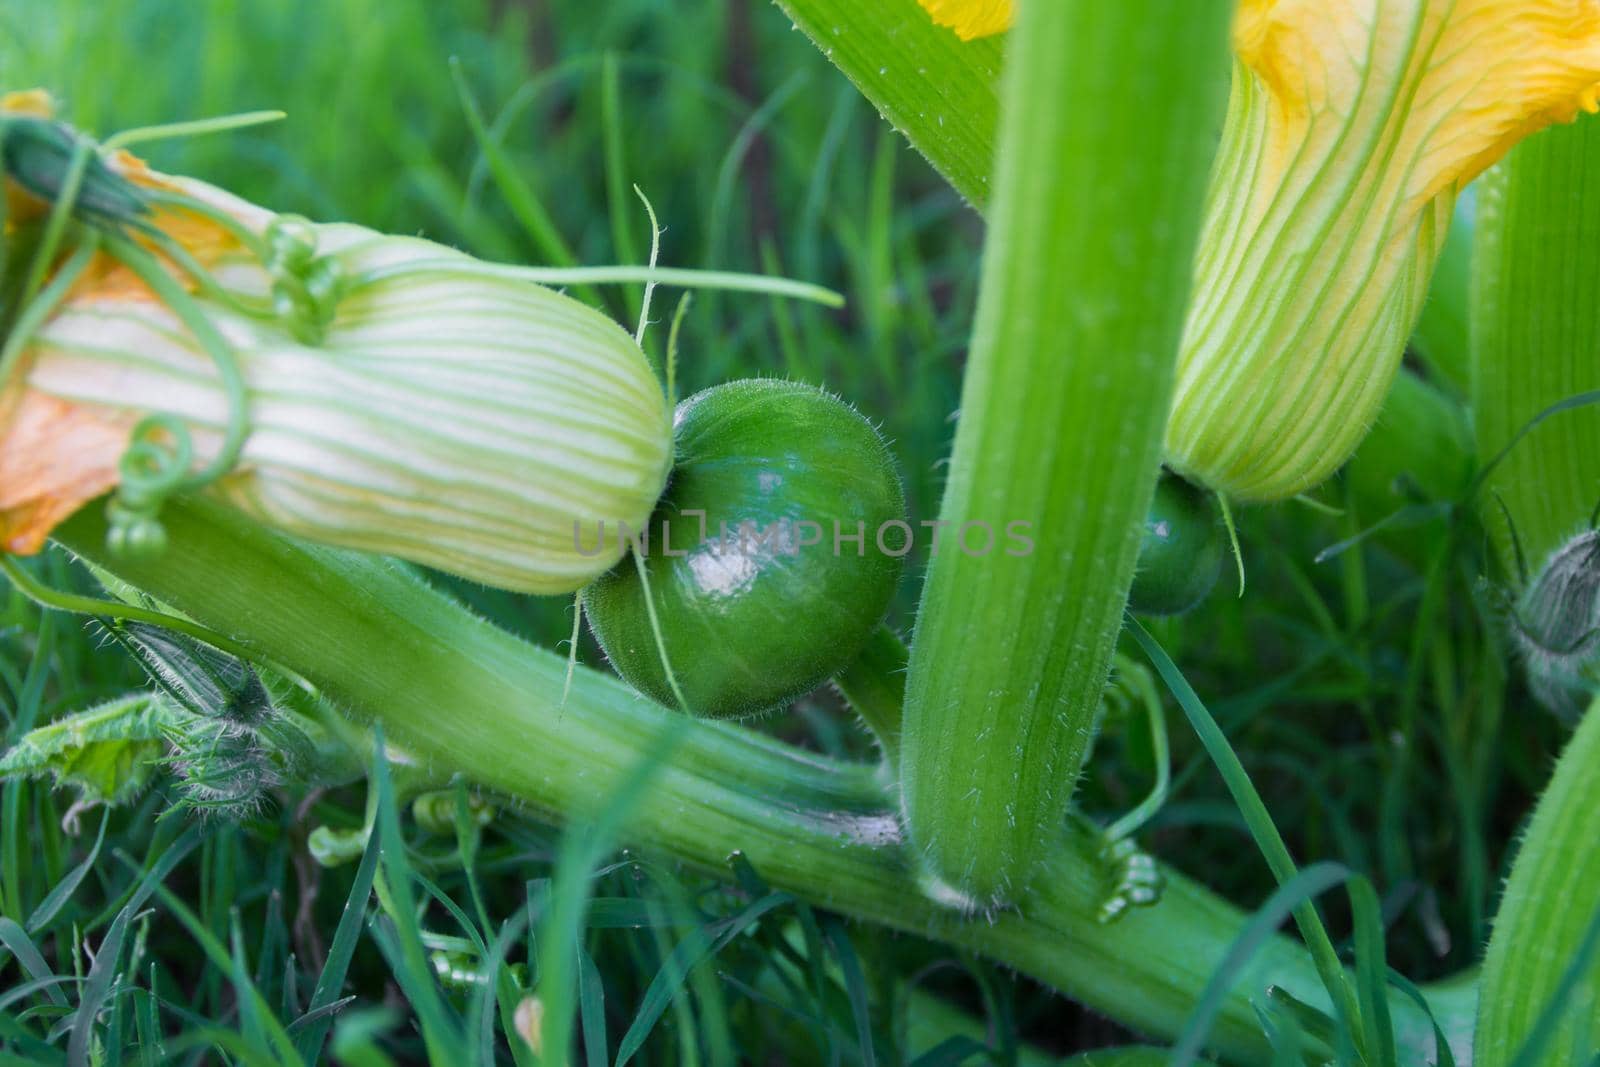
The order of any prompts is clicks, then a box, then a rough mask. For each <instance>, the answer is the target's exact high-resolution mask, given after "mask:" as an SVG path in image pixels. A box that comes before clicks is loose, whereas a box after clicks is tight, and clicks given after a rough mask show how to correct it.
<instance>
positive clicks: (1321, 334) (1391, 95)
mask: <svg viewBox="0 0 1600 1067" xmlns="http://www.w3.org/2000/svg"><path fill="white" fill-rule="evenodd" d="M923 3H924V6H927V7H929V8H930V9H932V8H933V7H934V6H936V5H935V0H923ZM937 6H938V7H939V8H940V10H941V11H942V17H943V18H944V19H948V20H951V21H954V20H955V19H956V18H957V16H958V15H959V14H961V12H958V11H957V10H955V9H956V8H961V9H963V10H964V12H965V14H966V15H967V16H968V17H969V18H971V19H976V18H978V17H979V16H980V15H982V14H984V13H985V12H986V10H987V8H988V5H986V4H983V3H978V2H970V3H965V4H955V3H953V2H947V3H943V4H939V5H937ZM1233 37H1234V50H1235V53H1236V56H1237V62H1236V64H1235V69H1234V76H1233V90H1232V95H1231V98H1230V102H1229V112H1228V119H1227V123H1226V127H1225V129H1224V131H1223V136H1222V144H1221V147H1220V149H1219V152H1218V157H1217V163H1216V170H1215V173H1214V174H1213V176H1212V182H1211V190H1210V194H1209V199H1208V204H1207V212H1206V219H1205V223H1204V229H1203V232H1202V236H1201V242H1200V249H1199V252H1198V253H1197V257H1196V265H1195V283H1194V290H1193V295H1192V298H1191V303H1190V308H1189V316H1188V322H1187V325H1186V328H1185V333H1184V339H1183V344H1182V349H1181V352H1180V356H1179V363H1178V375H1177V383H1176V388H1175V392H1174V396H1173V404H1172V415H1171V420H1170V422H1169V424H1168V428H1167V438H1166V450H1167V459H1168V462H1169V463H1170V464H1171V465H1172V466H1173V467H1175V468H1177V469H1178V470H1180V471H1182V472H1183V473H1185V474H1187V475H1189V476H1191V477H1193V478H1195V479H1197V480H1199V481H1201V482H1204V483H1205V484H1207V485H1209V486H1211V487H1213V488H1215V489H1217V490H1219V491H1222V492H1224V493H1226V494H1228V495H1230V496H1233V497H1236V498H1239V499H1245V500H1273V499H1281V498H1283V497H1287V496H1292V495H1294V494H1295V493H1298V492H1300V491H1302V490H1304V489H1307V488H1309V487H1311V486H1313V485H1315V484H1317V483H1318V482H1319V481H1321V480H1322V479H1324V478H1326V477H1327V476H1328V475H1330V474H1331V473H1333V472H1334V471H1335V470H1336V469H1337V468H1338V467H1339V466H1340V465H1341V464H1342V463H1343V462H1344V461H1345V460H1346V459H1347V458H1348V457H1349V456H1350V454H1351V452H1352V451H1354V449H1355V446H1356V445H1357V444H1358V443H1359V442H1360V440H1361V438H1362V436H1363V435H1364V434H1365V433H1366V430H1367V427H1368V426H1369V425H1370V424H1371V422H1372V421H1373V419H1374V418H1375V417H1376V415H1377V412H1378V409H1379V407H1380V405H1381V403H1382V401H1383V397H1384V395H1385V393H1386V392H1387V390H1388V388H1389V385H1390V383H1391V382H1392V380H1393V377H1394V373H1395V371H1396V369H1397V368H1398V366H1399V362H1400V357H1401V354H1402V352H1403V350H1404V347H1405V342H1406V338H1407V336H1408V335H1409V333H1410V331H1411V327H1412V325H1413V323H1414V322H1415V319H1416V316H1417V313H1418V311H1419V309H1420V306H1421V303H1422V300H1423V299H1424V298H1425V296H1426V293H1427V286H1428V280H1429V277H1430V276H1431V274H1432V270H1433V265H1434V261H1435V258H1436V257H1437V254H1438V251H1439V247H1440V244H1441V242H1442V241H1443V239H1444V235H1445V227H1446V223H1447V221H1448V219H1449V216H1450V212H1451V209H1452V207H1453V204H1454V201H1455V197H1456V196H1457V194H1458V193H1459V192H1460V191H1461V189H1462V188H1463V187H1464V186H1465V185H1466V183H1467V182H1470V181H1471V180H1472V179H1473V178H1474V177H1475V176H1477V175H1478V174H1479V173H1481V172H1482V171H1483V170H1484V169H1485V168H1486V167H1488V166H1490V165H1491V164H1493V163H1494V162H1495V161H1496V160H1497V159H1499V158H1500V157H1501V156H1502V155H1504V154H1505V152H1506V151H1507V150H1508V149H1510V148H1511V146H1512V145H1514V144H1515V143H1516V142H1517V141H1519V140H1520V139H1522V138H1523V137H1526V136H1528V135H1529V134H1531V133H1533V132H1535V131H1537V130H1539V129H1542V128H1543V127H1545V126H1547V125H1549V124H1551V123H1553V122H1565V121H1570V120H1572V119H1573V118H1574V117H1576V116H1577V114H1578V113H1579V112H1581V111H1590V112H1592V111H1595V110H1597V103H1600V0H1242V2H1241V4H1240V6H1239V9H1238V13H1237V15H1236V18H1235V22H1234V34H1233Z"/></svg>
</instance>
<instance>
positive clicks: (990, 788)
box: [901, 0, 1232, 906]
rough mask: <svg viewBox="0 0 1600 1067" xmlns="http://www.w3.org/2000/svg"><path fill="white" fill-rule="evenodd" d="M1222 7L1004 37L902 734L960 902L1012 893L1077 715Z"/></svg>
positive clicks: (1091, 666)
mask: <svg viewBox="0 0 1600 1067" xmlns="http://www.w3.org/2000/svg"><path fill="white" fill-rule="evenodd" d="M1157 9H1158V10H1157ZM1231 12H1232V7H1231V5H1230V4H1228V3H1225V2H1222V0H1172V2H1169V3H1166V4H1160V5H1153V6H1152V5H1122V4H1106V3H1103V2H1099V0H1072V2H1068V0H1061V2H1057V3H1049V4H1033V5H1031V6H1027V5H1025V6H1024V7H1023V8H1022V23H1021V24H1020V26H1019V29H1018V31H1017V32H1016V33H1015V34H1013V42H1012V43H1013V54H1012V56H1011V60H1010V63H1009V64H1008V67H1007V84H1006V90H1005V101H1006V113H1005V114H1006V118H1005V128H1004V130H1003V131H1002V138H1001V145H1002V147H1001V153H1000V161H999V172H998V175H997V178H996V197H995V204H994V210H993V211H992V212H991V216H990V230H989V236H988V243H987V245H986V247H985V250H984V275H983V284H982V291H981V295H980V298H979V302H978V311H977V322H976V325H975V328H974V333H973V341H972V351H971V356H970V358H969V361H968V364H967V372H966V380H965V384H964V387H963V392H962V398H961V422H960V425H959V427H958V429H957V432H956V441H955V452H954V455H953V457H952V459H951V464H950V480H949V484H948V486H947V488H946V490H945V497H944V502H943V506H942V508H941V511H940V515H939V518H940V520H941V521H942V522H944V523H945V524H946V525H945V530H944V533H945V543H944V550H943V551H936V552H935V554H934V558H933V560H932V563H931V565H930V569H929V573H928V579H927V584H926V586H925V588H924V591H923V601H922V607H921V612H920V614H919V617H918V620H917V631H916V639H915V643H914V645H913V647H912V650H911V666H910V673H909V675H908V680H907V688H906V708H905V723H904V733H903V736H902V742H901V743H902V746H903V747H902V758H901V781H902V783H903V787H904V792H905V806H906V814H907V819H908V823H909V830H910V834H911V838H912V843H913V845H914V846H915V847H916V849H917V851H918V852H919V854H920V855H921V856H922V857H923V859H924V860H925V862H926V864H927V866H928V867H929V868H930V869H931V871H932V873H933V874H934V876H935V877H936V878H938V879H939V880H941V881H943V882H944V883H946V884H947V885H950V886H953V887H954V888H955V890H956V891H957V892H959V893H961V894H964V895H966V896H967V898H968V899H969V901H970V903H971V904H972V905H974V906H987V905H989V904H992V903H994V902H996V901H1000V900H1004V899H1007V898H1010V897H1012V896H1014V895H1015V894H1017V893H1020V892H1021V891H1022V889H1023V882H1024V880H1025V879H1026V878H1027V876H1028V875H1029V873H1030V866H1031V864H1032V861H1033V860H1034V859H1035V857H1036V853H1037V852H1038V851H1039V850H1040V848H1041V842H1043V841H1046V840H1048V839H1049V837H1050V833H1051V831H1052V830H1053V829H1054V828H1055V827H1056V826H1058V825H1059V824H1060V820H1061V817H1062V814H1063V812H1064V811H1065V810H1066V806H1067V802H1068V800H1069V799H1070V797H1071V794H1072V784H1073V782H1074V781H1075V779H1076V777H1077V774H1078V769H1079V765H1080V763H1081V762H1082V759H1083V755H1084V751H1085V746H1086V743H1087V741H1088V739H1089V737H1090V735H1091V733H1092V730H1093V723H1094V718H1095V713H1096V708H1097V707H1098V703H1099V699H1100V693H1101V690H1102V689H1103V688H1104V685H1105V681H1106V676H1107V672H1108V670H1109V668H1110V663H1111V652H1112V645H1113V643H1114V642H1115V640H1116V635H1117V632H1118V630H1119V629H1120V627H1121V623H1122V611H1123V606H1124V604H1125V603H1126V600H1127V595H1128V586H1129V583H1130V582H1131V580H1132V577H1133V568H1134V563H1135V559H1136V557H1137V553H1138V547H1139V537H1140V532H1141V527H1142V525H1143V520H1144V516H1145V512H1146V510H1147V509H1148V507H1149V504H1150V499H1151V493H1152V491H1153V489H1154V486H1155V479H1156V474H1157V470H1158V468H1159V465H1160V462H1161V433H1162V429H1163V426H1164V423H1165V418H1166V411H1167V405H1168V401H1169V398H1170V393H1171V384H1172V374H1173V366H1174V363H1175V360H1176V357H1177V350H1178V340H1179V336H1180V333H1181V330H1182V324H1183V310H1184V302H1185V299H1186V296H1187V293H1188V286H1189V278H1190V267H1189V264H1190V257H1191V254H1192V252H1193V250H1194V246H1195V240H1196V235H1197V232H1198V229H1199V222H1200V207H1201V199H1202V197H1203V194H1204V191H1205V184H1206V173H1207V170H1208V166H1209V163H1210V158H1211V154H1212V152H1213V151H1214V148H1215V144H1214V140H1215V138H1214V131H1215V129H1216V124H1217V122H1218V121H1219V120H1220V115H1221V111H1222V103H1223V98H1222V89H1223V87H1224V85H1225V83H1226V79H1225V78H1224V77H1223V76H1222V74H1223V71H1224V70H1225V69H1226V67H1227V64H1228V62H1229V57H1228V49H1227V43H1226V42H1227V31H1228V22H1229V17H1230V15H1231ZM967 524H982V526H987V527H988V529H989V531H990V532H991V533H998V538H997V542H998V543H997V544H996V543H991V544H990V545H989V547H988V548H987V549H985V548H983V547H982V545H983V536H982V534H981V529H982V526H978V527H975V528H976V529H977V530H979V531H980V532H979V534H978V535H977V536H976V537H975V538H974V543H975V544H976V546H977V548H976V550H968V549H967V548H965V547H963V545H964V542H962V541H961V534H962V532H963V531H964V530H965V529H966V528H967ZM1019 524H1022V525H1019ZM1017 530H1022V531H1024V532H1025V533H1026V535H1027V537H1028V538H1030V539H1031V540H1032V541H1033V545H1032V548H1031V550H1029V549H1028V548H1026V547H1025V546H1023V547H1019V545H1018V543H1017V542H1016V541H1014V540H1010V539H1008V537H1007V534H1009V533H1012V532H1014V531H1017Z"/></svg>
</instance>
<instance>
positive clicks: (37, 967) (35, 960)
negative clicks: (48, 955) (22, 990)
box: [0, 919, 67, 1007]
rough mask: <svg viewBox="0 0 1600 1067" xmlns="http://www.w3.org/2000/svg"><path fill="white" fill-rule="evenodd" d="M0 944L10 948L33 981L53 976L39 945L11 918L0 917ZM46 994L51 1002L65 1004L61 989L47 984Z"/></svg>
mask: <svg viewBox="0 0 1600 1067" xmlns="http://www.w3.org/2000/svg"><path fill="white" fill-rule="evenodd" d="M0 945H4V946H5V947H6V948H8V949H10V950H11V954H12V955H13V956H15V957H16V958H17V963H18V964H20V965H21V967H22V969H23V971H25V972H26V973H27V975H28V977H30V978H32V979H33V980H34V981H36V982H46V981H48V980H49V979H51V978H53V977H54V972H53V971H51V970H50V965H49V964H48V963H46V962H45V960H44V956H43V955H41V954H40V952H39V947H38V946H37V945H35V944H34V943H33V938H31V937H29V936H28V933H27V931H26V930H24V929H23V928H22V927H20V926H18V925H17V924H16V923H15V922H14V921H12V920H11V919H0ZM47 995H48V996H49V997H50V1000H51V1002H52V1003H55V1004H59V1005H61V1006H63V1007H65V1006H66V1003H67V998H66V997H64V996H62V995H61V990H59V989H57V988H55V987H54V986H49V987H47Z"/></svg>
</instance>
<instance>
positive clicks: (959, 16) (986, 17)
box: [868, 0, 1016, 41]
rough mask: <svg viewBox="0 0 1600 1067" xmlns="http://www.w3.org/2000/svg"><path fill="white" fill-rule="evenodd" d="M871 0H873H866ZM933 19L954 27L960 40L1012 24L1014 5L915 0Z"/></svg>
mask: <svg viewBox="0 0 1600 1067" xmlns="http://www.w3.org/2000/svg"><path fill="white" fill-rule="evenodd" d="M868 2H872V0H868ZM918 2H919V3H921V4H922V6H923V7H924V8H925V9H927V11H928V14H930V15H932V16H933V21H935V22H937V23H938V24H939V25H941V26H948V27H950V28H951V29H952V30H955V31H956V36H958V37H960V38H961V39H962V40H963V41H970V40H972V39H973V38H975V37H988V36H989V35H990V34H995V33H1004V32H1005V31H1006V30H1009V29H1010V28H1011V20H1012V19H1013V18H1014V17H1015V14H1016V8H1015V5H1014V4H1013V2H1012V0H918Z"/></svg>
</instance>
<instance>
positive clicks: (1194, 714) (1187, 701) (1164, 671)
mask: <svg viewBox="0 0 1600 1067" xmlns="http://www.w3.org/2000/svg"><path fill="white" fill-rule="evenodd" d="M1128 630H1129V632H1130V633H1132V634H1133V638H1134V640H1135V641H1137V642H1138V643H1139V647H1140V648H1142V649H1143V650H1144V653H1145V655H1146V656H1148V657H1149V658H1150V663H1151V666H1153V667H1155V669H1156V673H1157V674H1159V675H1161V680H1162V681H1164V682H1165V683H1166V684H1167V688H1168V689H1169V690H1170V691H1171V692H1172V695H1173V696H1174V697H1175V698H1177V701H1178V704H1179V706H1180V707H1182V708H1183V713H1184V714H1185V715H1186V716H1188V719H1189V723H1190V725H1191V726H1193V727H1194V732H1195V733H1196V734H1198V735H1199V737H1200V743H1201V744H1202V745H1204V746H1205V750H1206V754H1207V755H1209V756H1210V757H1211V762H1212V763H1214V764H1216V767H1217V772H1218V773H1219V774H1221V775H1222V780H1223V782H1224V783H1225V784H1226V785H1227V787H1228V792H1229V793H1231V794H1232V795H1233V801H1234V803H1235V804H1236V805H1237V806H1238V808H1239V814H1240V815H1242V816H1243V817H1244V821H1245V825H1246V826H1248V827H1249V829H1250V836H1251V837H1253V838H1254V839H1255V842H1256V847H1257V848H1259V849H1260V850H1261V855H1262V856H1263V857H1264V858H1265V859H1266V861H1267V866H1268V867H1270V868H1271V869H1272V875H1273V877H1274V878H1276V879H1277V880H1278V883H1279V885H1283V884H1286V883H1288V882H1290V881H1292V880H1293V879H1294V878H1295V876H1296V875H1297V874H1298V873H1299V871H1298V869H1297V868H1296V867H1295V862H1294V859H1293V857H1291V856H1290V855H1289V847H1288V846H1287V845H1285V844H1284V843H1283V835H1281V834H1280V833H1278V828H1277V826H1275V825H1274V824H1273V822H1272V816H1271V815H1270V814H1269V813H1268V812H1267V806H1266V804H1264V803H1263V802H1262V800H1261V794H1260V793H1258V792H1257V791H1256V787H1255V784H1254V783H1253V782H1251V781H1250V775H1249V773H1248V772H1246V771H1245V769H1244V764H1242V763H1240V762H1239V757H1238V755H1237V754H1236V753H1235V752H1234V751H1233V746H1232V745H1230V744H1229V743H1228V738H1227V736H1226V735H1225V734H1224V733H1223V732H1222V728H1221V727H1220V726H1218V725H1217V721H1216V720H1215V719H1213V718H1212V717H1211V713H1210V712H1209V711H1207V710H1206V706H1205V704H1204V703H1202V702H1201V700H1200V697H1199V696H1198V695H1197V694H1196V693H1195V691H1194V689H1193V687H1191V686H1190V685H1189V682H1188V680H1187V679H1185V678H1184V676H1183V674H1182V673H1181V672H1180V671H1179V670H1178V667H1177V664H1175V663H1173V662H1172V659H1171V658H1170V657H1169V656H1168V655H1167V653H1166V651H1165V650H1164V649H1162V647H1161V646H1160V645H1159V644H1158V643H1157V642H1156V639H1155V638H1153V637H1151V636H1150V633H1149V631H1147V630H1146V629H1145V628H1144V627H1143V626H1142V625H1140V623H1139V621H1138V620H1137V619H1133V618H1130V619H1129V620H1128ZM1293 914H1294V918H1295V923H1296V925H1298V926H1299V928H1300V936H1301V937H1303V938H1305V940H1306V945H1307V946H1308V947H1309V948H1310V950H1311V958H1312V961H1313V962H1314V963H1315V964H1316V967H1317V973H1318V975H1319V977H1321V979H1322V984H1323V988H1325V989H1326V990H1327V991H1328V996H1329V997H1330V998H1331V999H1332V1001H1333V1006H1334V1009H1335V1010H1336V1011H1337V1012H1338V1013H1339V1015H1340V1017H1341V1021H1342V1022H1343V1023H1344V1025H1345V1027H1346V1029H1349V1030H1351V1031H1354V1030H1355V1028H1357V1027H1359V1025H1360V1021H1361V1013H1360V1011H1359V1009H1358V1008H1357V1005H1356V998H1355V994H1354V993H1353V992H1352V991H1351V989H1350V982H1349V979H1348V977H1347V976H1346V974H1345V972H1344V968H1343V967H1342V966H1341V965H1340V963H1339V954H1338V953H1337V952H1335V951H1334V948H1333V941H1332V940H1331V939H1330V938H1329V937H1328V931H1327V928H1326V927H1324V926H1323V925H1322V917H1321V916H1320V915H1318V914H1317V909H1316V907H1315V906H1314V905H1313V904H1311V903H1310V902H1309V901H1302V902H1300V903H1299V904H1296V905H1295V907H1294V911H1293Z"/></svg>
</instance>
